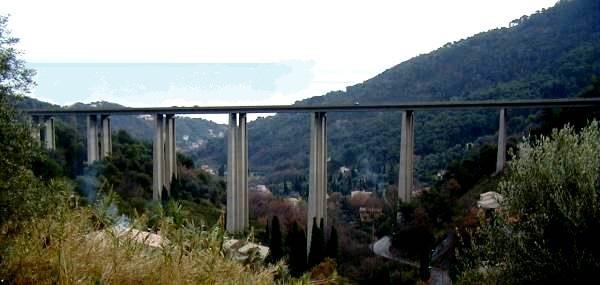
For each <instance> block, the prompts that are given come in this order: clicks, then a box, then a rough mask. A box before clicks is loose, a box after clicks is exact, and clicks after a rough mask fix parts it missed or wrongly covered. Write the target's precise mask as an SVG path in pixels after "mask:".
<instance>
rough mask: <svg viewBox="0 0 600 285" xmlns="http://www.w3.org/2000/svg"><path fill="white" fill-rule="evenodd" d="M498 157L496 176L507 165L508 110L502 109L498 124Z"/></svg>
mask: <svg viewBox="0 0 600 285" xmlns="http://www.w3.org/2000/svg"><path fill="white" fill-rule="evenodd" d="M498 125H499V126H498V156H497V158H496V174H498V173H500V172H501V171H502V169H504V165H505V164H506V109H505V108H502V109H500V122H499V124H498Z"/></svg>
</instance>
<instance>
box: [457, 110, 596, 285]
mask: <svg viewBox="0 0 600 285" xmlns="http://www.w3.org/2000/svg"><path fill="white" fill-rule="evenodd" d="M599 179H600V128H599V125H598V123H597V122H596V121H593V122H592V123H591V124H590V125H589V126H587V127H585V128H584V129H582V130H581V131H580V132H579V133H576V132H575V130H574V128H573V127H571V126H566V127H564V128H563V129H561V130H554V131H553V132H552V134H551V135H550V136H542V137H540V138H538V139H533V138H528V139H525V140H524V141H523V142H522V143H521V144H519V147H518V152H517V153H516V154H514V155H513V160H512V162H509V172H508V174H507V176H506V177H505V178H504V179H503V180H502V181H501V182H500V185H499V190H500V192H501V194H502V195H503V196H504V200H503V202H502V212H501V214H500V215H497V216H495V217H493V218H492V220H491V222H490V223H489V224H487V225H486V226H485V227H484V228H483V230H482V231H480V232H477V234H476V235H474V238H473V242H472V243H467V245H468V246H469V248H470V250H468V251H466V252H465V254H464V256H462V257H461V261H462V263H463V264H465V266H466V267H467V270H465V271H463V272H462V275H461V277H462V278H463V279H465V280H480V281H479V282H481V280H491V281H493V282H496V281H497V282H500V283H507V284H532V283H536V284H537V283H553V284H561V283H562V284H566V283H584V282H585V281H584V280H594V279H593V278H595V275H596V272H598V271H599V270H600V263H598V256H600V246H599V245H598V240H600V198H599V195H598V181H599ZM484 266H485V267H487V268H488V269H487V270H485V271H483V270H480V268H482V267H484ZM482 272H486V273H482ZM475 282H477V281H475Z"/></svg>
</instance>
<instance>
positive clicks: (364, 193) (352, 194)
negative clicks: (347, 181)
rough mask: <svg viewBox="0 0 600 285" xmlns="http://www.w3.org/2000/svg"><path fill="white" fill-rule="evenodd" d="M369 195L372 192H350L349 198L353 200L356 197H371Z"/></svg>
mask: <svg viewBox="0 0 600 285" xmlns="http://www.w3.org/2000/svg"><path fill="white" fill-rule="evenodd" d="M371 194H373V192H371V191H362V190H360V191H359V190H355V191H352V192H350V198H354V197H355V196H357V195H365V196H368V197H371Z"/></svg>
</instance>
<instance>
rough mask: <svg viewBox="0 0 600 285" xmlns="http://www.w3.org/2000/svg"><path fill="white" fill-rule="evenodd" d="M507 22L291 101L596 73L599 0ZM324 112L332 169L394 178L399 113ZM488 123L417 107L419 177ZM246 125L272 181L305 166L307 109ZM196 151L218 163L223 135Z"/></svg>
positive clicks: (522, 93) (453, 94)
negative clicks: (352, 81)
mask: <svg viewBox="0 0 600 285" xmlns="http://www.w3.org/2000/svg"><path fill="white" fill-rule="evenodd" d="M511 25H512V27H510V28H500V29H494V30H491V31H488V32H484V33H480V34H477V35H474V36H472V37H470V38H468V39H465V40H460V41H457V42H454V43H448V44H446V45H445V46H444V47H441V48H439V49H437V50H435V51H433V52H431V53H428V54H425V55H420V56H417V57H415V58H412V59H410V60H408V61H405V62H403V63H401V64H399V65H396V66H394V67H392V68H390V69H388V70H386V71H384V72H383V73H381V74H379V75H378V76H376V77H374V78H372V79H369V80H367V81H365V82H364V83H361V84H357V85H354V86H350V87H348V88H347V89H346V91H345V92H342V91H338V92H331V93H328V94H326V95H324V96H318V97H313V98H310V99H306V100H303V101H300V102H297V103H296V104H302V105H305V104H306V105H315V104H331V103H348V104H352V103H354V102H360V103H386V102H402V101H425V100H481V99H524V98H558V97H573V96H576V95H577V93H578V92H579V91H580V90H581V89H582V88H583V87H585V86H587V85H588V84H590V82H591V79H592V76H593V75H598V74H600V61H599V59H600V4H599V3H598V1H596V0H573V1H561V2H559V3H557V4H556V5H555V6H554V7H553V8H550V9H547V10H545V11H542V12H539V13H536V14H534V15H531V16H528V17H526V16H524V17H522V18H521V19H518V20H515V21H513V22H512V23H511ZM531 112H532V111H531V110H520V111H516V110H515V111H510V112H509V130H510V131H511V132H513V133H517V132H520V131H523V130H524V129H525V128H526V126H528V125H529V124H531V123H532V121H531V120H530V118H531V117H530V116H528V115H530V114H531ZM328 116H329V117H328V118H329V119H328V124H329V125H328V139H329V154H330V156H331V162H330V163H329V167H330V168H331V169H337V167H339V166H341V165H346V166H353V167H356V168H358V170H359V173H360V175H364V176H365V177H366V178H367V179H372V180H375V181H374V182H393V181H394V180H395V179H396V177H395V175H396V173H397V171H396V170H395V169H394V168H395V167H397V162H398V156H399V154H398V153H399V145H400V143H399V138H400V114H399V113H369V114H365V113H357V114H354V113H335V114H329V115H328ZM496 128H497V113H496V112H494V111H468V112H450V111H440V112H418V113H416V115H415V136H416V138H415V140H416V141H415V148H416V149H415V151H416V154H417V162H416V168H417V174H418V177H419V178H420V180H421V181H427V180H428V178H429V176H430V175H431V173H432V172H434V171H436V170H438V169H442V168H444V167H445V166H446V164H447V162H448V161H449V160H451V159H453V158H457V157H459V156H461V155H462V154H463V153H464V148H465V144H467V143H471V142H478V141H482V140H486V139H487V140H490V139H493V136H494V134H495V132H496ZM248 134H249V140H250V142H249V155H250V168H251V169H254V170H262V171H266V172H268V173H270V174H271V178H272V179H271V180H272V182H278V181H281V179H283V178H284V177H289V176H293V175H306V174H307V165H308V152H309V146H308V136H309V120H308V115H306V114H279V115H276V116H273V117H268V118H264V119H259V120H256V121H255V122H252V123H251V124H250V125H249V132H248ZM195 156H196V157H199V158H202V159H204V160H207V161H210V162H211V163H213V164H215V165H218V164H222V163H224V157H225V144H224V141H223V140H222V139H213V140H210V141H209V144H208V146H207V148H205V149H203V150H201V151H199V152H198V153H196V154H195ZM330 173H331V172H330Z"/></svg>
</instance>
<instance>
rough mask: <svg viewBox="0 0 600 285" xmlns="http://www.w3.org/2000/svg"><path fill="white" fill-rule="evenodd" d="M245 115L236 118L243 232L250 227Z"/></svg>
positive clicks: (241, 114)
mask: <svg viewBox="0 0 600 285" xmlns="http://www.w3.org/2000/svg"><path fill="white" fill-rule="evenodd" d="M247 132H248V129H247V124H246V114H245V113H240V114H239V116H238V137H237V138H238V143H239V144H238V146H239V156H238V163H239V172H238V175H239V188H238V189H239V190H238V191H239V197H240V202H239V204H240V226H241V228H242V231H245V230H246V229H247V228H248V227H249V226H250V221H249V208H248V136H247Z"/></svg>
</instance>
